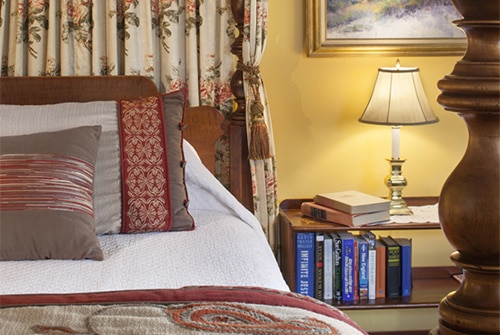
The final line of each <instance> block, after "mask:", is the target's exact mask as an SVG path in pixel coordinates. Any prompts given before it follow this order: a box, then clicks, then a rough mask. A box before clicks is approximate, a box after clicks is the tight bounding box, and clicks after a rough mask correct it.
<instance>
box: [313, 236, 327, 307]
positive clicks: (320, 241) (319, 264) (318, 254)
mask: <svg viewBox="0 0 500 335" xmlns="http://www.w3.org/2000/svg"><path fill="white" fill-rule="evenodd" d="M324 243H325V234H323V233H316V247H315V259H314V261H315V264H316V273H315V274H314V286H315V287H314V290H315V293H314V297H315V298H316V299H318V300H322V299H323V279H324V277H323V276H324V268H323V266H324V263H323V257H324Z"/></svg>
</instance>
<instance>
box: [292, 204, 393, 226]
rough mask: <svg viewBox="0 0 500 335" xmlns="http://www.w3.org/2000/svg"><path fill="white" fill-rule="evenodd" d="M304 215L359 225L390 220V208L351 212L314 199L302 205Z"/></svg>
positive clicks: (343, 223)
mask: <svg viewBox="0 0 500 335" xmlns="http://www.w3.org/2000/svg"><path fill="white" fill-rule="evenodd" d="M300 210H301V213H302V215H305V216H309V217H312V218H315V219H318V220H325V221H328V222H333V223H338V224H341V225H344V226H348V227H359V226H363V225H366V224H370V223H376V222H382V221H388V220H390V218H391V216H390V214H389V210H383V211H378V212H370V213H362V214H349V213H347V212H343V211H341V210H337V209H333V208H330V207H326V206H323V205H320V204H317V203H315V202H313V201H307V202H303V203H302V204H301V206H300Z"/></svg>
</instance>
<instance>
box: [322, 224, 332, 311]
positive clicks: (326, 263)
mask: <svg viewBox="0 0 500 335" xmlns="http://www.w3.org/2000/svg"><path fill="white" fill-rule="evenodd" d="M323 251H324V253H323V300H324V301H325V302H330V303H331V302H332V300H333V281H334V275H335V273H334V260H333V256H334V251H333V238H332V236H331V235H330V234H328V233H326V234H325V242H324V243H323Z"/></svg>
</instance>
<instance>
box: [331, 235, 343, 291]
mask: <svg viewBox="0 0 500 335" xmlns="http://www.w3.org/2000/svg"><path fill="white" fill-rule="evenodd" d="M333 248H334V251H335V254H334V267H335V268H334V277H335V278H334V282H333V284H334V286H333V295H334V298H335V300H337V301H340V300H342V238H341V237H340V236H339V235H337V234H335V235H334V236H333Z"/></svg>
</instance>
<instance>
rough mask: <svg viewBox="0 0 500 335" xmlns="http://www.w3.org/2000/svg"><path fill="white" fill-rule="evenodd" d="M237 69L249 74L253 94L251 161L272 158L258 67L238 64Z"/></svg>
mask: <svg viewBox="0 0 500 335" xmlns="http://www.w3.org/2000/svg"><path fill="white" fill-rule="evenodd" d="M236 67H237V69H238V70H241V71H243V72H246V73H247V74H248V81H249V84H250V88H251V90H252V93H253V100H252V101H251V104H250V113H251V114H250V118H251V124H250V145H249V149H248V156H249V158H250V159H254V160H260V159H267V158H271V147H270V144H269V143H270V140H269V131H268V129H267V125H266V122H265V119H264V106H263V105H262V103H261V101H260V93H259V88H260V71H259V67H258V66H249V65H245V64H243V63H241V62H238V64H237V66H236Z"/></svg>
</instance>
